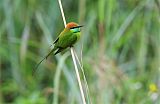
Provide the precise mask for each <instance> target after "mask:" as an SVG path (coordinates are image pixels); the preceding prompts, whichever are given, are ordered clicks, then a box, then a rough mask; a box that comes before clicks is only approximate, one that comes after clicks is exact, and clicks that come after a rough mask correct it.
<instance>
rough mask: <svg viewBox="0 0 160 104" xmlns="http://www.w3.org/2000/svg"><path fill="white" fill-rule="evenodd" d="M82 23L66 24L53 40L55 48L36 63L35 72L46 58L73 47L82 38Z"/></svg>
mask: <svg viewBox="0 0 160 104" xmlns="http://www.w3.org/2000/svg"><path fill="white" fill-rule="evenodd" d="M80 27H82V26H80V25H78V24H77V23H74V22H70V23H68V24H67V25H66V27H65V28H64V30H63V31H62V32H61V33H60V35H59V36H58V37H57V39H56V40H55V41H54V42H53V44H54V48H53V49H52V50H51V51H50V52H49V53H48V54H47V55H46V56H45V57H44V58H43V59H42V60H41V61H40V62H39V63H38V64H37V65H36V67H35V69H34V70H33V74H34V72H35V71H36V69H37V68H38V66H39V64H41V62H42V61H43V60H45V59H47V58H48V56H49V55H51V54H52V53H53V52H54V55H56V54H57V53H59V52H62V51H63V50H65V49H66V48H68V47H72V46H73V45H74V44H75V43H76V42H77V41H78V40H79V38H80V36H81V32H80Z"/></svg>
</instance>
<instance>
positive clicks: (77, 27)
mask: <svg viewBox="0 0 160 104" xmlns="http://www.w3.org/2000/svg"><path fill="white" fill-rule="evenodd" d="M80 27H82V26H80V25H78V24H77V23H75V22H70V23H68V24H67V26H66V28H67V29H70V31H71V32H73V33H78V32H80Z"/></svg>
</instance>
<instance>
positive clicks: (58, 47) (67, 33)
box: [46, 28, 80, 59]
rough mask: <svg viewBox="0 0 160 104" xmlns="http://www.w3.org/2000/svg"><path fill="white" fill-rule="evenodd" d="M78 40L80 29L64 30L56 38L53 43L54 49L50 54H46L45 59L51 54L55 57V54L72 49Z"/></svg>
mask: <svg viewBox="0 0 160 104" xmlns="http://www.w3.org/2000/svg"><path fill="white" fill-rule="evenodd" d="M79 38H80V28H74V29H68V28H65V29H64V30H63V31H62V32H61V34H60V35H59V36H58V38H57V39H56V40H55V41H54V43H53V44H54V48H53V49H52V50H51V52H49V53H48V55H47V56H46V59H47V58H48V56H49V55H50V54H51V53H53V52H54V54H55V55H56V54H57V53H59V52H62V51H63V50H64V49H66V48H67V47H72V46H73V45H74V44H75V43H76V42H77V40H79Z"/></svg>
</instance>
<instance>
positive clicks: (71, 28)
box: [70, 26, 83, 29]
mask: <svg viewBox="0 0 160 104" xmlns="http://www.w3.org/2000/svg"><path fill="white" fill-rule="evenodd" d="M80 27H83V26H76V27H72V28H70V29H74V28H80Z"/></svg>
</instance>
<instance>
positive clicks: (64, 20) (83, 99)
mask: <svg viewBox="0 0 160 104" xmlns="http://www.w3.org/2000/svg"><path fill="white" fill-rule="evenodd" d="M58 2H59V6H60V10H61V14H62V18H63V22H64V26H65V27H66V19H65V16H64V12H63V7H62V3H61V0H58ZM71 55H72V60H73V63H74V67H75V71H76V76H77V80H78V84H79V88H80V93H81V97H82V101H83V104H86V100H85V96H84V92H83V89H82V83H81V80H80V75H79V72H78V67H77V63H76V58H75V54H74V50H73V47H71Z"/></svg>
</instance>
